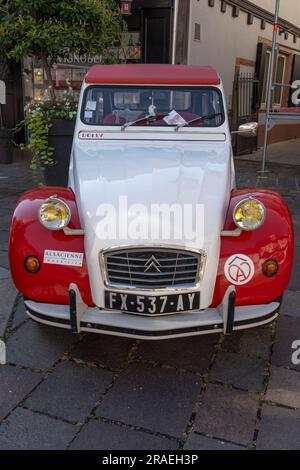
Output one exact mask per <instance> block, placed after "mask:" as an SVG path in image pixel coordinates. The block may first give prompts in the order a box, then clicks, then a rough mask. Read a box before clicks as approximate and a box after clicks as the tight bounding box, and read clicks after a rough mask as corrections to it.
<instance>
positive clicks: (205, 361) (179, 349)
mask: <svg viewBox="0 0 300 470" xmlns="http://www.w3.org/2000/svg"><path fill="white" fill-rule="evenodd" d="M218 340H219V335H207V336H201V335H200V336H192V337H190V338H177V339H172V340H167V341H166V340H165V341H141V343H140V345H139V347H138V350H137V354H138V356H140V357H141V358H142V359H146V360H148V361H154V362H156V363H158V364H165V365H170V366H173V367H177V368H182V369H187V370H191V371H195V372H200V373H204V372H207V370H208V368H209V365H210V363H211V359H212V355H213V352H214V347H215V345H216V344H217V343H218Z"/></svg>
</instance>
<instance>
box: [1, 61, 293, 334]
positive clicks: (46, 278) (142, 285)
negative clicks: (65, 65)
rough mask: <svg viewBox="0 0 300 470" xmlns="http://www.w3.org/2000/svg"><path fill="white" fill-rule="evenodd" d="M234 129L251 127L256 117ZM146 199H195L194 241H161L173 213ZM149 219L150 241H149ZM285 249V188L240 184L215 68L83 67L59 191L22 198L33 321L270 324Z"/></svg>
mask: <svg viewBox="0 0 300 470" xmlns="http://www.w3.org/2000/svg"><path fill="white" fill-rule="evenodd" d="M241 131H244V132H245V133H246V134H247V133H248V134H249V133H251V132H254V131H255V123H249V125H244V127H243V129H241ZM121 199H122V200H121ZM120 200H121V202H122V204H120ZM125 202H126V204H125ZM153 206H155V207H156V208H157V207H158V206H159V207H161V208H162V209H164V210H165V209H166V210H167V209H168V208H171V209H173V208H174V207H176V208H177V209H178V207H179V208H184V209H187V214H189V213H190V214H191V213H192V212H188V209H189V208H190V209H193V208H195V207H196V206H197V207H200V209H201V208H202V209H201V210H199V220H200V219H201V220H200V224H198V225H197V227H198V229H197V230H199V235H200V232H201V236H199V237H198V238H197V237H196V242H195V240H192V239H191V238H190V237H189V236H188V235H185V233H184V232H183V234H182V235H181V236H179V237H178V236H177V238H176V237H175V238H174V239H168V238H167V237H165V236H164V229H165V228H167V229H168V230H170V229H171V231H172V229H173V231H176V230H177V229H178V228H180V227H179V225H180V224H181V225H182V220H179V219H180V218H179V217H178V214H177V215H176V216H174V217H173V218H172V217H171V218H169V219H168V221H167V220H166V217H162V218H160V219H159V220H160V224H161V226H160V227H157V224H158V218H157V217H156V218H154V216H153V213H152V212H151V209H152V208H153ZM105 208H106V209H107V210H108V209H110V212H109V211H108V212H109V216H108V218H107V219H106V225H107V226H106V229H105V224H104V223H103V215H104V212H105ZM132 208H134V209H132ZM138 208H140V209H141V210H142V216H141V214H140V216H139V217H140V218H139V223H138V222H137V220H135V221H133V222H132V220H133V219H132V220H131V222H130V224H132V225H131V229H133V228H134V227H135V229H137V225H139V231H140V232H143V235H144V236H143V237H141V238H139V237H138V236H137V232H138V230H135V232H134V233H133V230H132V231H131V233H129V232H130V231H129V230H127V229H128V227H125V225H126V224H127V223H128V220H129V219H130V218H132V217H133V216H134V215H136V211H137V210H138ZM171 212H172V211H171ZM107 214H108V213H107ZM107 214H106V216H107ZM171 216H172V214H171ZM116 221H117V223H118V227H117V228H118V230H117V229H116V226H115V225H114V224H116ZM187 222H189V220H188V219H185V222H184V223H185V224H186V223H187ZM145 227H146V228H147V230H148V229H149V230H150V229H155V230H154V232H156V236H148V237H147V236H145V233H146V232H145V230H144V229H145ZM156 229H157V230H156ZM160 229H161V230H160ZM149 230H148V231H147V233H149ZM150 231H151V230H150ZM104 232H105V233H104ZM151 233H152V231H151ZM177 233H178V231H177ZM104 235H105V236H104ZM196 235H197V233H196ZM293 249H294V239H293V227H292V221H291V217H290V213H289V210H288V207H287V205H286V203H285V202H284V200H283V199H282V198H281V196H280V195H278V194H276V193H274V192H272V191H267V190H263V189H255V188H249V189H242V190H237V189H236V187H235V176H234V164H233V156H232V147H231V135H230V131H229V125H228V118H227V114H226V110H225V99H224V91H223V87H222V83H221V80H220V77H219V75H218V74H217V72H216V71H215V70H214V69H212V68H210V67H198V66H185V65H150V64H149V65H148V64H147V65H103V66H102V65H101V66H98V65H96V66H93V67H92V68H91V69H90V71H89V72H88V74H87V76H86V78H85V80H84V83H83V85H82V91H81V96H80V100H79V111H78V116H77V122H76V128H75V135H74V140H73V148H72V155H71V162H70V168H69V184H68V188H61V187H42V188H37V189H33V190H30V191H27V192H26V193H25V194H24V195H23V196H22V197H21V198H20V200H19V201H18V204H17V207H16V210H15V212H14V216H13V220H12V224H11V229H10V247H9V254H10V264H11V271H12V275H13V279H14V282H15V284H16V286H17V288H18V289H19V291H20V292H22V294H23V295H24V298H25V305H26V310H27V313H28V315H29V316H30V317H31V318H32V319H34V320H36V321H38V322H41V323H45V324H49V325H53V326H57V327H61V328H67V329H71V330H72V331H73V332H80V331H91V332H98V333H105V334H111V335H119V336H127V337H134V338H147V339H163V338H170V337H180V336H189V335H198V334H205V333H214V332H224V333H231V332H232V331H234V330H240V329H243V328H249V327H254V326H257V325H263V324H266V323H268V322H271V321H272V320H274V319H275V318H276V316H277V315H278V310H279V307H280V301H281V296H282V294H283V292H284V290H285V289H286V287H287V285H288V282H289V278H290V274H291V269H292V262H293Z"/></svg>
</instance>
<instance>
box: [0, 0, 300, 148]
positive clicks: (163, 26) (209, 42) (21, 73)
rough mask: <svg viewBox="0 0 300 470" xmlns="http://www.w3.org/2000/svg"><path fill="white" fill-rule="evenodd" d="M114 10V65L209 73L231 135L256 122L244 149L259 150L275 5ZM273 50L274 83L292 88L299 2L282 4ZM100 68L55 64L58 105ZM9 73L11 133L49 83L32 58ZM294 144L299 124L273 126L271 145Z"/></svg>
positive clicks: (298, 53) (145, 3)
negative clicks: (122, 25)
mask: <svg viewBox="0 0 300 470" xmlns="http://www.w3.org/2000/svg"><path fill="white" fill-rule="evenodd" d="M125 4H126V5H125ZM120 6H121V8H122V11H123V13H124V18H125V20H126V22H127V26H128V32H127V33H126V34H125V35H124V37H123V40H122V44H120V46H119V47H117V48H115V49H116V50H115V54H116V59H117V61H118V62H127V63H139V62H141V63H183V64H185V63H187V64H201V65H211V66H213V67H215V68H216V69H217V70H218V72H219V73H220V75H221V77H222V80H223V83H224V89H225V94H226V101H227V105H228V109H229V117H230V122H231V127H232V129H236V128H237V126H238V125H239V124H240V123H242V122H245V121H247V120H258V121H259V123H260V127H259V135H258V139H257V141H255V142H253V141H252V142H249V140H248V141H247V145H248V147H249V143H250V144H251V145H250V146H256V145H258V146H260V145H261V143H262V136H263V130H264V129H263V128H264V115H265V113H264V110H265V101H266V88H267V87H266V80H267V74H268V67H269V61H270V50H271V40H272V31H273V18H274V10H275V0H251V1H249V0H132V1H125V0H120ZM278 43H279V45H278V50H277V54H276V69H275V80H276V82H277V83H279V84H290V83H291V82H292V81H293V80H295V79H300V4H299V0H281V5H280V22H279V36H278ZM0 59H1V58H0ZM101 62H102V57H101V55H100V54H99V55H98V56H93V57H91V56H88V55H81V56H78V55H76V54H75V55H72V56H70V57H67V58H64V59H62V60H60V61H58V63H57V64H55V66H54V68H53V71H52V74H53V78H54V81H55V90H56V95H57V98H58V99H60V97H62V96H63V94H64V93H65V92H66V91H67V90H68V89H69V88H70V87H71V88H72V89H73V90H74V95H75V98H77V97H78V96H79V91H80V86H81V83H82V80H83V78H84V76H85V74H86V72H87V70H88V69H89V67H90V66H91V65H93V64H95V63H101ZM8 68H9V74H8V77H7V83H8V85H9V86H8V87H7V89H8V93H9V101H10V106H5V108H4V107H3V114H4V121H5V122H4V123H5V125H7V126H8V127H14V126H15V125H16V124H17V123H18V122H19V121H20V120H22V118H23V107H24V104H26V102H28V101H30V100H31V99H35V100H40V99H42V97H43V96H45V93H47V81H46V77H45V73H44V70H43V68H42V66H41V64H39V63H38V62H37V61H36V60H34V59H26V60H24V61H23V64H22V66H20V65H18V64H15V63H14V62H13V61H9V62H8ZM0 74H1V60H0ZM290 96H291V92H290V88H289V87H276V89H275V91H274V94H273V102H274V107H275V108H280V107H286V106H289V105H291V102H290ZM294 137H300V124H295V123H287V124H282V125H279V126H276V128H275V129H274V130H273V131H272V132H271V134H270V141H271V142H274V141H278V140H285V139H287V138H294ZM19 139H22V136H21V134H20V136H19ZM17 140H18V138H17ZM240 140H241V148H236V151H243V140H244V143H245V139H240ZM246 147H247V146H246ZM248 147H247V148H246V149H244V150H246V151H248V150H249V148H248Z"/></svg>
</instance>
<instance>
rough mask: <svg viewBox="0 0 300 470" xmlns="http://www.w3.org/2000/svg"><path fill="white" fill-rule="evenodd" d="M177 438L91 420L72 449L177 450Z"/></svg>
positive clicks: (73, 443)
mask: <svg viewBox="0 0 300 470" xmlns="http://www.w3.org/2000/svg"><path fill="white" fill-rule="evenodd" d="M178 447H179V445H178V442H176V440H175V439H168V438H166V437H162V436H156V435H153V434H149V433H145V432H143V431H138V430H135V429H131V428H128V427H127V426H118V425H116V424H110V423H104V422H102V421H99V420H91V421H89V423H88V424H87V425H86V426H84V428H83V429H82V431H80V433H79V435H78V436H77V437H76V439H75V440H74V442H72V445H71V446H70V449H72V450H74V449H75V450H107V449H109V450H110V451H111V450H176V449H178Z"/></svg>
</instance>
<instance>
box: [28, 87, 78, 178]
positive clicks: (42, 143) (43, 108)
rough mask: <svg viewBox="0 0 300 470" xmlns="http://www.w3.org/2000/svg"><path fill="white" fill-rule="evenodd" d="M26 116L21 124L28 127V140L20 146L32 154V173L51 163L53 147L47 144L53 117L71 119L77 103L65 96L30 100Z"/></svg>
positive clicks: (74, 113)
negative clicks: (53, 99) (50, 99)
mask: <svg viewBox="0 0 300 470" xmlns="http://www.w3.org/2000/svg"><path fill="white" fill-rule="evenodd" d="M25 111H26V118H25V120H24V121H23V122H22V123H21V125H26V127H27V129H28V142H27V144H26V145H22V146H21V148H23V149H25V148H26V149H28V150H29V151H30V152H31V154H32V159H31V165H30V168H31V169H32V170H33V172H34V173H37V172H39V171H40V170H43V169H44V168H45V167H47V166H50V165H53V164H54V163H55V162H54V160H53V154H54V149H53V148H52V147H50V146H49V141H48V139H49V138H48V135H49V130H50V129H51V127H52V122H53V119H66V120H72V119H74V118H75V116H76V112H77V103H76V102H75V101H73V100H72V99H70V98H69V97H68V96H65V97H64V98H63V100H62V101H56V102H55V103H52V102H51V101H31V102H30V103H29V104H28V105H27V106H26V107H25ZM19 127H20V126H19Z"/></svg>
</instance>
